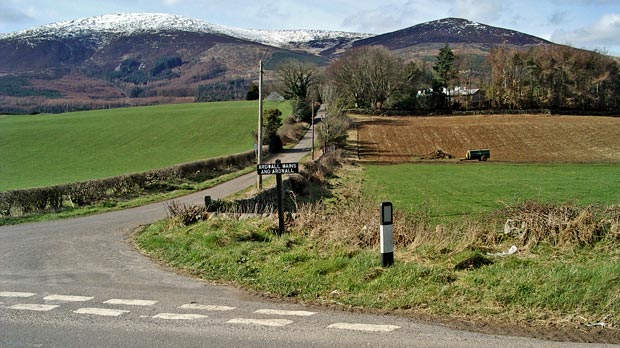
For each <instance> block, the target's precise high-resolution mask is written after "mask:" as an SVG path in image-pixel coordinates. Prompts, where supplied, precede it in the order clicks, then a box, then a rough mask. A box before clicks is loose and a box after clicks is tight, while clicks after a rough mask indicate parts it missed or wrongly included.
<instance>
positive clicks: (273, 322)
mask: <svg viewBox="0 0 620 348" xmlns="http://www.w3.org/2000/svg"><path fill="white" fill-rule="evenodd" d="M227 323H229V324H242V325H259V326H273V327H282V326H286V325H289V324H292V323H293V321H292V320H288V319H246V318H235V319H231V320H229V321H228V322H227Z"/></svg>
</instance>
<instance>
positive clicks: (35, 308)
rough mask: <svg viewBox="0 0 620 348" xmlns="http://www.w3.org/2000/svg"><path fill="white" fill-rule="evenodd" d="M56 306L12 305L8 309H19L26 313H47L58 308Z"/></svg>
mask: <svg viewBox="0 0 620 348" xmlns="http://www.w3.org/2000/svg"><path fill="white" fill-rule="evenodd" d="M58 307H60V306H58V305H44V304H33V303H20V304H16V305H13V306H11V307H9V308H11V309H21V310H26V311H35V312H47V311H51V310H52V309H55V308H58Z"/></svg>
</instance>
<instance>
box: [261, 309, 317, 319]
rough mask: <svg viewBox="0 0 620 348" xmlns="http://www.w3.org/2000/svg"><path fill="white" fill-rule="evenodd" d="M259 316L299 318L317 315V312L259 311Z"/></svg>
mask: <svg viewBox="0 0 620 348" xmlns="http://www.w3.org/2000/svg"><path fill="white" fill-rule="evenodd" d="M254 313H257V314H266V315H284V316H298V317H309V316H312V315H315V314H316V312H306V311H283V310H278V309H259V310H257V311H256V312H254Z"/></svg>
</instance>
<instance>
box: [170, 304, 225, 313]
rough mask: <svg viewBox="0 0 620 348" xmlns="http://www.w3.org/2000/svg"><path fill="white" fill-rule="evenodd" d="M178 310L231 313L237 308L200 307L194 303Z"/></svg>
mask: <svg viewBox="0 0 620 348" xmlns="http://www.w3.org/2000/svg"><path fill="white" fill-rule="evenodd" d="M179 308H180V309H193V310H200V311H213V312H224V311H232V310H234V309H236V308H237V307H228V306H213V305H201V304H195V303H188V304H184V305H182V306H181V307H179Z"/></svg>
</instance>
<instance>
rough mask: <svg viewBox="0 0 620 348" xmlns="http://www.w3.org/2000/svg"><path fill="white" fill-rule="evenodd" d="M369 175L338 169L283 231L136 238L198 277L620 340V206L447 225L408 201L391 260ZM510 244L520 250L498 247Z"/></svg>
mask: <svg viewBox="0 0 620 348" xmlns="http://www.w3.org/2000/svg"><path fill="white" fill-rule="evenodd" d="M363 178H364V172H363V170H362V168H360V167H355V166H349V167H348V169H347V170H344V171H340V172H338V176H337V177H333V178H331V180H330V184H329V185H330V186H331V188H332V192H333V193H334V197H332V198H330V199H326V200H322V201H321V202H318V203H311V204H303V205H300V206H299V207H298V212H297V219H296V220H294V221H291V222H290V224H289V231H290V232H289V233H288V234H285V235H283V236H276V235H275V232H274V231H275V229H276V222H275V221H273V220H270V219H266V218H256V219H249V220H243V221H237V220H231V219H221V218H212V219H209V220H207V221H204V222H201V223H198V224H195V225H190V226H182V225H180V224H178V222H177V221H175V220H165V221H161V222H159V223H156V224H153V225H151V226H149V227H147V228H146V229H145V230H143V231H142V233H140V234H139V235H137V236H136V243H137V245H138V246H139V247H140V248H141V249H142V250H143V251H144V252H145V253H147V254H149V255H151V256H152V257H154V258H156V259H158V260H161V261H163V262H165V263H167V264H169V265H171V266H173V267H176V268H179V269H183V270H184V271H186V272H188V273H190V274H193V275H195V276H198V277H201V278H204V279H209V280H212V281H217V282H233V283H236V284H239V285H241V286H243V287H246V288H249V289H252V290H256V291H259V292H262V293H265V294H269V295H273V296H277V297H284V298H294V299H296V300H298V301H304V302H310V303H316V304H325V305H337V306H341V307H345V308H364V309H370V310H380V311H387V312H391V313H400V314H403V315H414V316H419V315H423V316H430V317H433V318H449V320H462V321H479V322H484V323H489V322H491V323H500V324H501V325H505V326H506V327H539V328H543V329H546V330H549V328H551V327H553V328H554V330H556V329H557V328H560V329H561V330H565V331H566V330H568V331H578V332H580V333H584V332H589V333H591V334H592V335H590V336H586V338H584V337H583V336H571V338H570V339H572V340H584V341H604V342H616V343H617V342H620V334H619V333H620V331H619V330H618V325H620V316H619V315H618V313H620V301H619V300H620V282H618V279H619V277H620V263H619V262H618V261H620V251H618V250H620V248H618V247H619V246H620V231H619V227H618V226H619V223H620V209H618V207H617V206H616V207H612V208H609V209H607V208H600V209H595V208H592V207H575V206H573V207H569V206H563V205H561V206H556V205H552V204H545V203H534V202H530V203H527V204H524V205H518V206H515V207H511V209H502V210H499V211H493V213H492V214H487V215H485V216H484V218H483V219H481V217H480V216H476V217H474V218H471V219H463V220H460V221H452V222H447V223H443V224H439V225H436V224H435V223H434V222H433V219H432V217H429V216H427V215H423V214H411V213H409V212H405V211H403V209H399V210H397V211H396V212H395V213H396V215H395V221H396V226H395V243H396V253H395V258H396V263H395V265H394V266H393V267H390V268H382V267H380V254H379V250H378V249H379V248H378V225H377V221H376V220H377V217H376V216H375V215H376V213H377V212H376V210H377V207H376V204H375V203H374V202H373V201H372V199H368V197H363V196H361V195H360V191H361V185H362V183H363ZM533 216H541V217H542V220H540V219H539V220H537V219H535V218H533ZM506 218H511V219H514V220H516V221H519V222H521V223H522V224H521V225H520V226H521V228H522V229H521V230H520V231H519V232H518V233H516V234H505V233H504V231H503V230H502V228H501V224H502V223H503V222H504V221H505V220H506ZM555 220H557V221H558V222H557V224H555V225H554V224H551V223H550V222H549V221H555ZM543 222H544V223H543ZM512 245H514V246H516V247H517V252H516V253H514V254H511V255H499V254H500V253H501V252H504V251H506V250H508V249H509V248H510V247H511V246H512ZM600 330H606V331H605V332H604V333H603V334H601V332H600ZM565 331H561V332H565ZM514 332H515V331H510V332H509V333H514ZM520 333H524V334H529V333H528V331H527V330H525V331H522V332H520ZM543 337H546V338H549V337H550V336H548V335H543ZM597 337H598V338H597ZM554 338H556V339H566V338H565V337H564V338H562V337H554Z"/></svg>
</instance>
